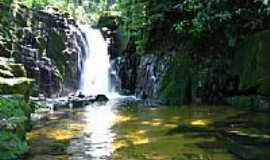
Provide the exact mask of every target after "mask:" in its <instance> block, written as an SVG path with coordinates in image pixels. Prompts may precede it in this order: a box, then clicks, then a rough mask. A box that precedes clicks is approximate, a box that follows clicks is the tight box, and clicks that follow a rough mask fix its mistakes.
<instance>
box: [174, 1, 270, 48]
mask: <svg viewBox="0 0 270 160" xmlns="http://www.w3.org/2000/svg"><path fill="white" fill-rule="evenodd" d="M175 8H176V9H178V10H179V11H180V12H181V14H182V18H181V19H180V20H179V21H178V22H177V23H176V24H175V25H174V27H175V30H176V31H177V32H178V33H181V34H186V35H191V36H192V37H194V38H196V37H201V36H205V35H207V34H209V33H210V34H211V33H218V32H221V33H222V34H223V35H224V37H223V38H225V41H227V45H228V46H229V47H234V46H235V44H236V40H237V39H238V38H243V37H242V36H245V35H246V34H247V33H250V32H254V31H256V30H258V29H264V28H265V27H267V26H268V25H269V23H268V22H267V19H269V15H270V6H269V4H268V2H267V1H243V0H241V1H237V2H235V1H232V0H225V1H220V0H209V1H204V0H192V1H191V0H183V2H182V3H179V4H178V5H176V6H175Z"/></svg>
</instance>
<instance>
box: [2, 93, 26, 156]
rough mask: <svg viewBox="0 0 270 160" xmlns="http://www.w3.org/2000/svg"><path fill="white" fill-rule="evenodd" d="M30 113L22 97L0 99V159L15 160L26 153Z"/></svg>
mask: <svg viewBox="0 0 270 160" xmlns="http://www.w3.org/2000/svg"><path fill="white" fill-rule="evenodd" d="M30 112H31V109H30V107H29V105H28V104H26V103H25V101H24V100H23V99H22V97H13V98H10V99H7V98H1V99H0V129H1V130H0V148H1V150H0V159H17V158H19V157H20V155H21V154H23V153H24V152H26V151H27V143H26V141H25V133H26V131H27V130H28V129H29V127H30V123H29V120H28V118H29V116H30Z"/></svg>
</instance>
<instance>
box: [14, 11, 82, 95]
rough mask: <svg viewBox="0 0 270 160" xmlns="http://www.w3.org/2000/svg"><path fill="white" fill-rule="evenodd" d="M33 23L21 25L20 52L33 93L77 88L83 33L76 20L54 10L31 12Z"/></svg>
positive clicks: (53, 92)
mask: <svg viewBox="0 0 270 160" xmlns="http://www.w3.org/2000/svg"><path fill="white" fill-rule="evenodd" d="M32 19H33V21H34V22H33V25H32V26H31V27H24V28H23V30H24V32H23V38H22V54H21V56H20V57H19V60H20V62H21V63H23V64H25V66H26V69H27V72H28V73H29V76H30V77H32V78H34V79H35V80H36V83H35V84H36V85H35V88H34V91H35V93H43V94H45V95H46V96H58V95H65V94H67V93H69V92H74V91H75V90H76V89H77V88H78V84H79V80H80V69H81V59H82V56H83V55H82V54H83V50H84V49H83V46H81V45H82V44H83V43H82V42H83V39H82V38H83V36H82V33H81V32H80V30H79V29H78V27H77V26H76V24H75V21H74V20H73V19H71V18H68V17H65V16H64V15H61V14H60V13H58V12H57V11H55V10H52V11H51V13H49V12H46V11H41V12H35V13H33V18H32Z"/></svg>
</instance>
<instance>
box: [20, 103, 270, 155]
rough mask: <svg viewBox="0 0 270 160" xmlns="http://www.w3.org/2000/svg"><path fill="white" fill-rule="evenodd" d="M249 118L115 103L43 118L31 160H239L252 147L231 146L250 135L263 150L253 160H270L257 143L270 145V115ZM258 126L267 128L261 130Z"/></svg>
mask: <svg viewBox="0 0 270 160" xmlns="http://www.w3.org/2000/svg"><path fill="white" fill-rule="evenodd" d="M249 113H250V111H249V110H248V109H243V108H241V109H235V108H232V107H227V106H182V107H173V106H170V107H169V106H159V107H148V106H144V105H142V104H130V105H121V104H119V103H116V102H114V101H111V102H108V103H106V104H96V105H90V106H87V107H86V108H80V109H62V110H58V111H54V112H49V113H47V112H45V113H43V112H40V113H38V114H37V115H44V116H41V117H42V118H41V119H40V120H38V121H35V122H34V127H33V129H32V131H31V132H29V133H28V134H27V139H28V141H29V145H30V150H29V152H28V154H27V155H26V156H25V159H27V160H28V159H29V160H66V159H72V160H73V159H74V160H83V159H93V160H111V159H113V160H237V159H238V158H239V157H241V158H243V157H244V156H246V153H247V152H249V151H248V150H247V151H246V150H245V148H244V150H243V149H242V148H241V147H243V146H244V147H245V146H246V144H244V145H243V146H242V144H241V145H240V146H239V147H236V148H235V147H232V146H236V145H234V143H238V140H237V141H234V143H231V141H230V140H234V139H235V138H236V139H241V138H243V136H241V134H244V133H248V134H250V135H251V139H252V140H254V144H255V145H254V144H252V145H249V147H253V148H252V150H253V151H257V150H262V151H261V152H260V153H258V152H255V153H254V154H253V153H251V152H250V155H251V156H249V155H248V156H249V157H247V159H248V158H250V157H251V158H250V159H252V156H255V157H258V155H259V156H261V157H263V156H269V155H267V153H268V151H270V150H269V145H268V147H264V149H259V147H258V146H257V145H256V142H257V140H259V141H258V142H262V141H263V142H265V143H267V142H268V140H269V139H270V137H267V136H268V135H269V129H267V128H269V127H268V126H269V125H268V126H267V124H268V123H265V122H266V121H267V120H268V119H269V118H268V119H267V117H269V116H268V115H269V114H268V113H261V114H262V115H260V114H259V115H255V114H252V115H251V114H249ZM243 117H244V118H243ZM255 117H256V118H255ZM253 121H254V122H255V121H256V122H257V123H258V124H261V125H264V126H265V127H260V129H256V127H254V126H251V122H253ZM246 125H248V126H249V127H247V126H246ZM238 133H239V134H238ZM254 135H257V138H256V137H255V138H252V136H254ZM239 137H240V138H239ZM228 138H229V141H228ZM244 138H250V136H248V137H245V136H244ZM268 138H269V139H268ZM242 141H243V140H242ZM242 141H241V140H240V141H239V143H242ZM269 142H270V141H269ZM266 146H267V145H266ZM238 150H241V151H238ZM238 152H239V154H238ZM242 152H243V153H242ZM244 158H245V157H244ZM264 160H266V159H264Z"/></svg>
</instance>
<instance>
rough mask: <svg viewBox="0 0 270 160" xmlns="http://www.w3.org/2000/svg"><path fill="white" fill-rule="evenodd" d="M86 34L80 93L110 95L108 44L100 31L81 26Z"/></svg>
mask: <svg viewBox="0 0 270 160" xmlns="http://www.w3.org/2000/svg"><path fill="white" fill-rule="evenodd" d="M79 27H80V29H81V31H82V32H83V33H84V34H85V41H86V43H85V44H86V45H85V54H86V55H85V59H84V62H83V70H82V73H81V82H80V91H81V92H82V93H83V94H84V95H97V94H106V95H107V94H109V92H110V76H109V70H110V56H109V55H108V43H107V42H106V40H105V39H104V38H103V36H102V34H101V32H100V30H99V29H93V28H91V27H90V26H89V25H79Z"/></svg>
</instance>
